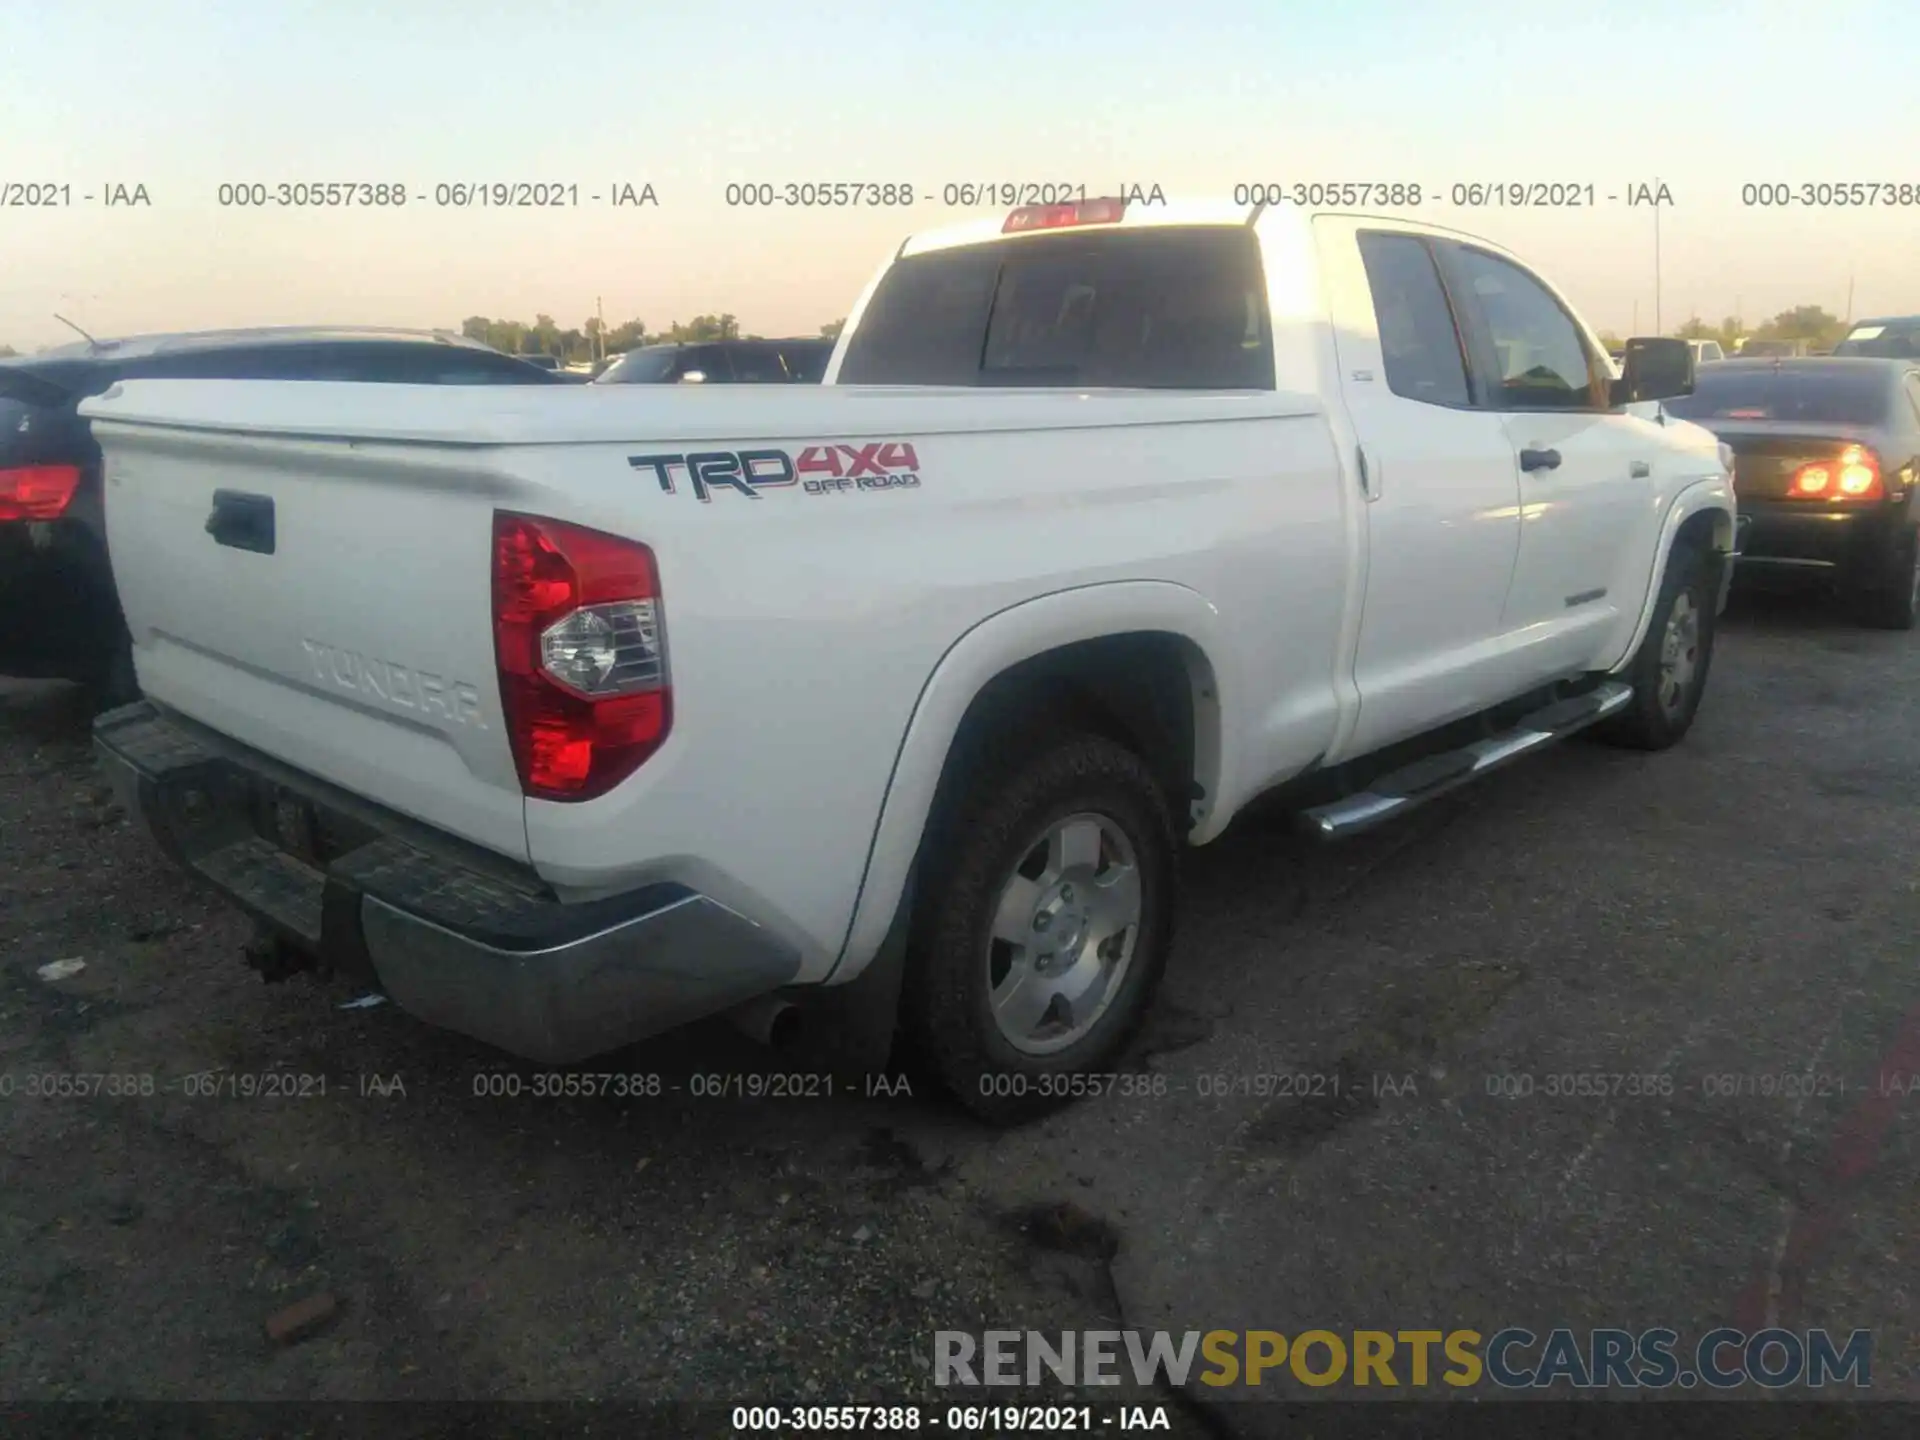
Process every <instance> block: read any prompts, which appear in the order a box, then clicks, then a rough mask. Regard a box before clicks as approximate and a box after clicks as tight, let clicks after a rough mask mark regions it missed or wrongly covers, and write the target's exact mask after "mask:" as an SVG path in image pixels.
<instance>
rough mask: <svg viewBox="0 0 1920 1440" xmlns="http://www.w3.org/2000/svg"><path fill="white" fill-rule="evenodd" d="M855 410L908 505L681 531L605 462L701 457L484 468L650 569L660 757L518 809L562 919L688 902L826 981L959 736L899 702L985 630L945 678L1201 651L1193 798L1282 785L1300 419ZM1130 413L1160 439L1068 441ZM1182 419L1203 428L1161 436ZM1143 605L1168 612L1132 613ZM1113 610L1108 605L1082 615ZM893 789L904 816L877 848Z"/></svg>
mask: <svg viewBox="0 0 1920 1440" xmlns="http://www.w3.org/2000/svg"><path fill="white" fill-rule="evenodd" d="M842 393H843V394H845V393H846V392H842ZM973 393H974V395H975V397H977V398H978V399H979V400H981V401H983V402H987V403H991V402H992V400H993V396H992V393H991V392H973ZM867 395H868V398H867V399H866V400H864V401H863V402H862V404H861V409H862V411H863V412H874V411H882V412H884V411H886V410H891V409H899V410H900V411H901V413H902V416H903V428H902V429H901V430H900V431H899V432H897V434H895V435H891V436H890V437H889V438H898V439H901V440H908V441H911V443H912V444H913V445H914V446H915V448H916V451H917V455H918V461H919V467H920V468H919V474H920V476H921V483H920V484H919V485H918V486H917V487H913V488H908V489H890V490H881V491H870V492H862V491H854V492H839V493H830V494H808V493H806V492H805V491H804V490H803V489H802V488H801V487H799V486H792V487H786V488H776V489H768V490H764V491H762V492H761V495H760V498H759V499H749V498H748V497H747V496H745V495H742V494H739V493H736V492H733V491H719V492H715V493H713V494H712V495H711V496H710V497H709V498H708V500H706V501H705V502H703V501H701V500H700V499H699V498H697V497H696V496H695V495H694V494H693V493H691V491H690V490H689V488H688V486H687V485H686V484H685V483H684V482H682V483H681V484H679V485H678V486H677V487H676V490H675V491H674V492H673V493H666V492H664V491H663V490H662V488H661V486H660V485H659V484H658V482H657V481H656V479H655V477H654V475H653V474H652V473H651V472H649V471H647V470H644V469H641V470H636V469H635V468H634V467H633V466H632V465H631V464H630V463H629V457H630V456H632V455H634V454H636V453H639V452H641V451H642V450H645V451H648V452H652V453H660V452H677V451H681V450H686V449H694V450H726V449H732V448H735V446H734V445H733V444H731V443H728V442H720V443H717V444H716V443H712V442H708V441H696V442H691V443H689V444H684V445H683V444H681V443H680V442H676V441H672V440H661V441H656V442H648V443H647V444H646V445H645V446H640V445H632V444H620V445H592V446H586V445H575V446H565V447H524V448H519V449H513V450H507V451H503V452H500V454H499V456H498V461H497V463H499V464H500V465H501V466H502V467H503V468H505V469H507V470H509V471H511V473H512V475H513V476H514V480H515V486H516V488H519V487H525V488H526V490H527V491H528V493H529V495H530V497H531V498H530V501H529V505H528V508H532V509H536V510H543V513H551V514H554V515H556V516H558V517H559V518H564V519H569V520H573V521H575V522H576V523H580V524H585V525H590V526H594V527H596V528H600V529H604V530H608V531H612V532H615V533H619V534H624V535H628V536H631V537H633V538H635V539H638V540H642V541H644V542H646V543H648V544H650V545H652V546H653V547H654V549H655V551H656V554H657V556H658V559H659V565H660V574H661V585H662V590H663V593H664V597H665V604H664V614H665V628H666V636H667V647H668V663H669V667H670V673H671V678H672V685H673V704H674V722H673V731H672V735H671V737H670V738H669V740H668V741H667V743H666V745H665V746H664V747H663V748H662V749H661V751H660V752H659V753H658V754H657V755H656V756H654V757H653V758H652V759H650V760H649V761H648V762H647V764H646V765H645V766H643V767H642V768H641V770H640V771H639V772H638V773H637V774H636V775H635V776H634V777H633V778H632V779H631V780H630V781H628V782H627V783H625V784H624V785H622V786H621V787H620V788H619V789H618V790H616V791H614V792H613V793H611V794H609V795H607V796H605V797H603V798H601V799H598V800H594V801H590V802H586V803H583V804H561V803H553V802H547V801H538V800H534V801H529V802H528V804H527V835H528V843H529V849H530V853H531V855H532V857H533V860H534V862H535V864H536V865H537V866H538V867H539V869H540V870H541V871H542V873H543V874H544V875H545V876H546V877H547V878H548V879H549V880H550V881H551V882H552V883H554V884H555V885H556V886H559V887H561V888H562V889H563V891H564V892H565V893H568V894H570V895H574V896H577V897H580V898H586V897H589V896H592V895H597V894H603V893H611V892H615V891H619V890H622V889H626V888H630V887H631V886H634V885H636V884H639V883H643V882H645V881H648V880H651V879H677V880H680V881H682V882H683V883H686V884H690V885H693V886H695V887H696V888H698V889H700V890H702V891H704V892H706V893H708V894H710V895H712V896H714V898H716V899H718V900H720V901H722V902H723V903H726V904H729V905H732V906H734V907H735V908H737V909H740V910H741V911H742V912H743V913H745V914H748V915H750V916H752V917H753V918H755V919H756V920H759V921H761V922H762V923H764V924H767V925H769V926H770V927H772V928H774V929H776V930H778V931H780V932H781V933H782V934H783V935H784V937H785V938H786V939H787V940H789V942H790V943H792V944H794V945H795V946H796V947H797V948H798V949H799V950H800V951H801V953H802V955H803V957H804V958H805V966H804V968H803V970H802V972H801V975H800V977H799V978H800V979H802V980H803V981H808V980H818V979H821V978H824V977H825V976H826V975H827V974H828V973H829V972H830V971H831V970H832V969H833V967H834V965H835V962H836V961H837V960H838V958H839V957H840V955H841V953H842V950H843V947H845V945H846V942H847V938H848V931H849V926H850V925H851V923H852V919H853V914H854V908H855V902H856V898H857V897H858V896H859V895H860V894H861V891H862V887H863V883H868V884H869V885H870V888H871V887H873V886H877V887H878V892H879V893H880V894H882V895H883V896H884V895H886V894H889V893H891V894H897V893H898V889H899V882H900V881H901V880H902V879H903V878H904V875H905V871H906V867H907V864H908V862H909V861H910V860H911V857H912V852H913V849H914V848H915V847H916V846H917V844H918V839H919V826H920V822H921V821H922V820H923V819H924V799H923V798H920V797H922V796H923V795H924V794H926V793H930V780H929V778H928V777H930V776H931V777H937V774H938V766H939V764H940V762H941V761H942V760H943V759H944V755H945V750H946V745H947V743H948V742H949V741H950V739H951V735H952V727H953V726H954V725H955V724H957V722H958V716H959V710H956V709H953V708H952V707H951V706H949V707H948V708H945V709H941V708H939V707H938V706H936V707H934V709H931V710H928V709H923V708H922V707H923V701H924V700H925V697H926V696H927V695H928V694H929V691H930V686H931V684H932V682H933V680H934V677H935V675H936V672H938V671H939V670H940V669H941V667H942V665H943V662H944V661H945V660H946V659H947V657H949V656H950V655H951V654H953V653H954V652H955V651H956V647H957V646H959V645H960V642H962V640H963V637H966V636H967V635H968V634H969V632H972V631H975V630H976V628H981V627H984V626H986V625H987V624H988V623H989V622H991V621H992V620H993V619H994V617H1000V616H1011V617H1012V618H1011V620H1010V621H1009V622H1008V623H1005V624H1002V625H999V626H996V627H995V628H994V631H993V633H994V635H995V637H996V638H995V640H994V642H993V648H992V652H991V655H990V657H989V659H990V660H991V661H993V662H995V663H991V664H990V663H987V661H985V660H982V659H981V658H980V657H979V656H978V655H977V654H974V653H973V652H968V653H969V657H970V658H969V660H968V662H967V663H968V664H969V665H972V666H974V667H976V668H981V669H988V670H993V671H994V672H995V673H997V670H998V669H999V668H1004V666H1005V665H1010V664H1012V663H1015V662H1016V661H1018V660H1020V659H1024V658H1027V656H1028V655H1030V654H1032V653H1036V652H1037V651H1038V650H1040V649H1045V648H1048V647H1049V646H1050V645H1051V644H1054V643H1063V637H1064V638H1065V639H1073V638H1090V636H1089V635H1088V634H1086V633H1085V632H1086V631H1087V630H1088V628H1089V627H1091V631H1092V633H1093V634H1099V633H1115V632H1117V631H1121V630H1126V629H1133V628H1166V629H1170V630H1173V631H1174V632H1175V633H1183V634H1187V635H1188V636H1189V638H1190V639H1192V640H1194V641H1195V643H1196V644H1202V645H1204V646H1206V647H1209V654H1208V659H1209V661H1210V663H1211V664H1212V666H1213V668H1214V671H1215V673H1216V675H1217V677H1218V683H1219V688H1220V701H1221V704H1220V710H1221V713H1222V715H1223V719H1222V721H1221V732H1222V733H1221V734H1220V735H1219V736H1218V737H1217V740H1216V742H1215V743H1214V746H1213V749H1214V751H1215V753H1217V756H1218V760H1217V766H1218V777H1217V784H1216V786H1215V789H1214V794H1215V796H1216V800H1217V802H1218V803H1221V804H1225V805H1227V806H1228V807H1229V808H1230V807H1231V805H1232V803H1233V797H1234V796H1235V795H1236V794H1238V793H1241V792H1243V791H1245V790H1247V789H1250V788H1258V786H1259V784H1260V783H1261V782H1262V781H1263V779H1264V777H1266V776H1267V775H1269V774H1271V773H1273V772H1275V771H1276V770H1284V769H1288V768H1294V769H1297V768H1299V767H1300V766H1302V765H1305V764H1307V763H1309V762H1310V761H1311V760H1312V759H1313V758H1314V756H1315V755H1316V754H1317V753H1319V750H1320V749H1321V748H1323V747H1324V745H1325V743H1326V740H1327V738H1328V735H1329V734H1330V733H1331V727H1332V716H1333V707H1334V689H1333V675H1334V671H1335V668H1336V667H1335V659H1336V655H1335V652H1336V643H1337V637H1338V634H1339V628H1340V622H1341V611H1342V607H1343V605H1344V603H1345V581H1346V572H1347V566H1348V560H1347V550H1346V548H1345V530H1344V519H1343V504H1342V499H1341V495H1342V492H1341V488H1340V480H1339V469H1338V466H1337V464H1336V463H1335V459H1334V452H1333V446H1332V440H1331V436H1330V432H1329V430H1328V428H1327V424H1326V421H1325V417H1324V415H1323V414H1321V413H1320V411H1319V410H1318V408H1317V407H1315V406H1314V405H1313V402H1311V401H1310V400H1309V401H1302V400H1301V399H1300V397H1298V396H1289V397H1276V396H1274V395H1272V394H1266V395H1257V396H1255V395H1248V396H1237V397H1225V398H1223V397H1217V396H1215V397H1199V398H1198V399H1192V398H1189V399H1183V400H1169V399H1167V398H1166V397H1150V396H1135V397H1129V396H1124V395H1114V394H1111V393H1110V394H1107V395H1103V396H1101V397H1098V398H1089V397H1076V396H1072V395H1058V396H1053V397H1044V396H1035V395H1032V394H1031V393H1029V394H1027V395H1025V396H1024V397H1022V399H1021V401H1020V402H1019V403H1021V404H1024V405H1026V406H1028V407H1030V408H1032V409H1034V410H1035V411H1036V413H1051V414H1052V415H1053V416H1055V420H1054V423H1053V424H1052V425H1049V426H1045V427H1040V428H1026V429H1022V430H1020V431H1018V432H1017V433H1012V432H1009V431H1007V430H1005V429H1002V428H998V427H995V426H988V425H982V426H979V427H978V428H971V429H967V430H959V431H953V432H949V433H933V434H929V433H926V432H925V431H916V430H914V429H912V428H907V427H908V426H910V424H911V420H910V419H909V418H907V417H908V416H909V415H910V414H918V415H921V416H924V415H926V414H928V413H931V412H933V411H937V410H938V409H939V408H940V405H941V403H942V402H941V401H940V400H938V399H931V400H930V399H929V398H928V395H927V392H917V393H912V394H911V396H910V395H909V392H898V395H899V399H898V401H897V402H895V401H891V400H889V399H887V398H886V397H885V396H878V397H875V396H873V395H872V392H867ZM1081 402H1084V403H1085V406H1086V411H1085V414H1086V419H1085V420H1084V421H1082V420H1078V417H1077V416H1076V414H1075V412H1076V410H1077V409H1078V407H1079V404H1080V403H1081ZM959 403H963V402H961V401H960V399H959V397H951V398H949V399H947V400H946V401H945V404H946V405H947V406H948V407H953V406H955V405H957V404H959ZM1130 411H1131V412H1136V413H1138V414H1140V415H1156V414H1157V415H1159V416H1162V417H1165V418H1164V419H1163V420H1162V422H1161V423H1126V424H1109V425H1104V426H1100V427H1099V428H1090V422H1091V421H1092V420H1093V419H1094V418H1095V417H1096V416H1106V415H1116V416H1117V415H1123V414H1127V413H1128V412H1130ZM1289 411H1290V412H1291V413H1288V412H1289ZM1196 412H1198V413H1204V414H1205V415H1206V416H1207V418H1206V419H1205V420H1204V422H1201V421H1197V420H1183V419H1181V418H1179V417H1182V416H1192V415H1194V414H1196ZM949 413H953V412H952V410H951V409H949ZM1059 417H1065V419H1066V420H1067V421H1069V422H1076V423H1069V424H1062V423H1060V418H1059ZM863 418H872V416H871V413H869V414H868V415H866V416H865V417H863ZM880 433H881V432H878V431H874V430H868V432H867V434H868V436H869V437H877V436H878V435H879V434H880ZM808 443H810V442H809V441H807V440H804V439H788V440H779V439H770V440H750V441H743V442H741V445H742V446H743V447H744V446H764V445H777V446H779V447H781V448H784V449H786V450H788V451H789V452H791V453H794V454H798V453H799V452H800V451H802V450H804V449H805V448H806V446H807V444H808ZM815 443H817V442H815ZM863 443H864V442H863ZM543 492H544V493H545V494H546V495H549V496H550V500H547V501H543V500H542V499H541V496H542V494H543ZM1143 585H1145V586H1146V588H1149V589H1151V590H1152V591H1153V593H1154V594H1156V595H1163V596H1165V597H1167V603H1166V604H1164V605H1162V606H1160V607H1158V608H1155V607H1154V606H1152V605H1150V604H1146V603H1145V602H1142V601H1140V599H1139V598H1138V592H1139V591H1140V589H1141V588H1142V586H1143ZM1122 586H1130V587H1132V588H1131V589H1130V590H1129V592H1128V596H1129V598H1121V597H1120V596H1119V593H1118V590H1116V591H1115V598H1114V600H1113V601H1112V603H1111V604H1109V605H1104V606H1103V602H1102V600H1101V599H1099V598H1095V599H1092V600H1089V599H1088V598H1087V597H1088V596H1089V595H1093V596H1096V597H1097V596H1099V595H1100V588H1099V587H1122ZM1176 597H1177V598H1176ZM1056 606H1057V607H1059V609H1060V612H1061V614H1065V612H1066V611H1068V610H1072V611H1073V614H1074V617H1075V618H1072V619H1071V620H1068V619H1061V618H1058V617H1056V616H1055V615H1054V614H1053V612H1052V610H1051V609H1050V607H1056ZM1103 617H1104V618H1103ZM1149 621H1153V622H1155V623H1153V624H1152V625H1151V626H1149V624H1148V622H1149ZM1195 632H1200V633H1195ZM948 688H949V689H951V688H952V687H948ZM961 689H962V690H964V689H965V687H964V686H962V687H961ZM955 693H956V694H957V693H959V692H955ZM964 698H965V699H970V698H971V694H970V693H967V694H966V695H965V697H964ZM959 709H960V710H963V709H964V700H962V701H961V702H960V704H959ZM936 712H937V713H936ZM916 716H918V717H919V718H918V720H917V722H916ZM910 730H911V731H912V739H911V744H910V745H909V744H908V743H906V737H908V736H909V732H910ZM896 772H898V774H899V775H900V776H901V777H903V781H904V783H905V784H906V785H907V791H906V793H907V794H908V799H906V800H905V801H904V802H902V805H901V808H900V809H899V810H897V811H895V812H893V818H892V819H891V820H890V822H889V826H888V828H887V831H886V833H885V835H884V836H882V838H881V841H880V842H879V843H876V826H877V825H878V824H879V821H880V816H881V810H882V804H883V801H885V800H886V799H887V796H888V790H889V785H890V782H892V781H893V780H894V778H895V776H896ZM915 785H920V786H923V787H924V788H923V790H921V791H916V790H914V789H913V787H914V786H915ZM891 808H892V807H890V809H891ZM902 816H904V817H905V818H904V819H901V818H900V817H902ZM870 852H871V858H872V862H873V865H872V872H871V874H869V858H870ZM881 908H886V907H885V905H884V903H883V905H882V907H881ZM864 909H865V907H863V913H864ZM888 913H889V914H890V910H889V912H888ZM864 928H865V927H863V930H864ZM851 953H852V952H849V954H851ZM840 978H844V977H840Z"/></svg>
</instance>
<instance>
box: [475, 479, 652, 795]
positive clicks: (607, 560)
mask: <svg viewBox="0 0 1920 1440" xmlns="http://www.w3.org/2000/svg"><path fill="white" fill-rule="evenodd" d="M493 642H494V646H493V648H494V657H495V660H496V663H497V664H498V666H499V670H500V700H501V703H502V705H503V706H504V707H505V710H506V716H507V731H508V735H509V738H510V739H511V742H512V745H513V758H514V763H515V764H516V765H517V766H518V767H519V771H520V784H521V788H522V789H523V790H525V791H526V793H527V794H528V795H531V796H535V797H537V798H540V799H544V800H590V799H592V798H593V797H594V796H596V795H604V794H605V793H606V792H607V791H609V790H611V789H612V788H613V787H614V786H616V785H618V784H619V783H620V782H621V781H622V780H624V779H626V778H627V776H629V775H631V774H632V773H633V772H634V771H635V770H636V769H637V768H639V766H640V764H641V762H642V761H644V760H645V759H646V758H647V757H648V756H649V755H651V754H653V753H654V751H656V750H658V749H659V748H660V746H661V743H662V742H663V741H665V740H666V738H667V731H668V729H669V728H670V727H671V726H672V724H673V692H672V689H671V687H670V686H669V685H668V683H667V652H666V637H665V633H664V630H663V628H662V616H661V613H660V576H659V571H658V569H657V568H656V567H655V565H654V561H653V552H652V551H651V550H649V549H648V548H647V547H646V546H645V545H642V544H639V543H638V542H637V541H633V540H622V539H620V538H619V537H617V536H614V535H605V534H602V533H601V532H600V531H598V530H587V529H583V528H582V527H580V526H578V525H568V524H564V523H563V522H561V521H558V520H543V519H540V518H538V517H536V516H532V515H514V514H509V513H507V512H505V511H502V512H500V513H498V514H496V515H495V516H494V517H493Z"/></svg>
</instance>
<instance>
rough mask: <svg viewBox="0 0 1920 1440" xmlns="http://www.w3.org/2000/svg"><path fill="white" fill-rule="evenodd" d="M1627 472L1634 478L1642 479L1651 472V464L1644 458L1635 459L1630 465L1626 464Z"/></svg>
mask: <svg viewBox="0 0 1920 1440" xmlns="http://www.w3.org/2000/svg"><path fill="white" fill-rule="evenodd" d="M1627 474H1628V475H1629V476H1630V477H1632V478H1633V479H1635V480H1644V479H1646V478H1647V477H1648V476H1649V475H1651V474H1653V466H1651V465H1649V464H1648V463H1647V462H1646V461H1644V460H1635V461H1634V462H1633V463H1632V464H1631V465H1629V466H1627Z"/></svg>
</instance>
